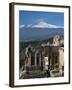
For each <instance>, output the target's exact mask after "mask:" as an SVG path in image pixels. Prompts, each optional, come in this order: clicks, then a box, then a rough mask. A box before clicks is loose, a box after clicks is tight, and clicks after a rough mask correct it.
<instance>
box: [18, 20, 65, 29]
mask: <svg viewBox="0 0 72 90" xmlns="http://www.w3.org/2000/svg"><path fill="white" fill-rule="evenodd" d="M24 27H25V28H64V27H63V26H58V25H53V24H49V23H47V22H44V21H41V22H39V23H37V24H28V25H20V28H24Z"/></svg>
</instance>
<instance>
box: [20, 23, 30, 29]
mask: <svg viewBox="0 0 72 90" xmlns="http://www.w3.org/2000/svg"><path fill="white" fill-rule="evenodd" d="M31 26H32V24H28V25H20V26H19V28H24V27H25V28H29V27H31Z"/></svg>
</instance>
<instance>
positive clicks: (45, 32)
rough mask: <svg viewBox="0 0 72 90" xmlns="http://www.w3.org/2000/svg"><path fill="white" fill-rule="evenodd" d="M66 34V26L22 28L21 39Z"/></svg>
mask: <svg viewBox="0 0 72 90" xmlns="http://www.w3.org/2000/svg"><path fill="white" fill-rule="evenodd" d="M57 34H58V35H64V28H25V27H24V28H20V30H19V39H20V41H34V40H37V41H38V40H45V39H49V38H51V37H53V36H55V35H57Z"/></svg>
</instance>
